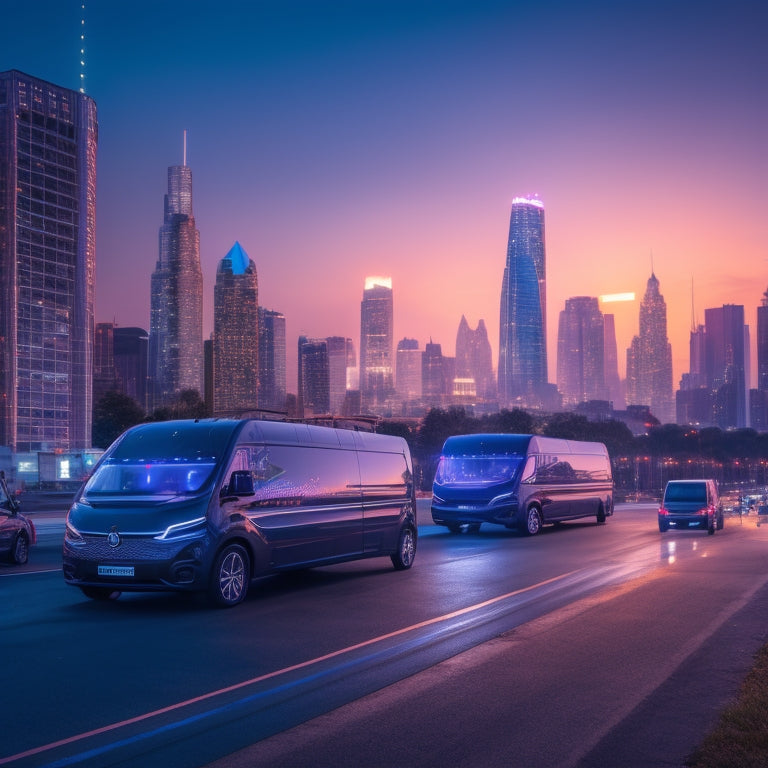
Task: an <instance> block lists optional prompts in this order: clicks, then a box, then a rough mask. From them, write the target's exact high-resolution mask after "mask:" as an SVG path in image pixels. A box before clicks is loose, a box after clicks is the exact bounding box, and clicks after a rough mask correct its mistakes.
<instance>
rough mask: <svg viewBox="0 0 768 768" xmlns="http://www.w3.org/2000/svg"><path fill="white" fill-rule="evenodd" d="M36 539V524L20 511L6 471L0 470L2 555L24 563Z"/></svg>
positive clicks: (6, 558)
mask: <svg viewBox="0 0 768 768" xmlns="http://www.w3.org/2000/svg"><path fill="white" fill-rule="evenodd" d="M36 541H37V533H36V531H35V526H34V524H33V523H32V521H31V520H30V519H29V518H28V517H25V516H24V515H22V514H21V512H19V502H18V501H16V499H15V498H14V497H13V496H12V495H11V494H10V493H9V492H8V485H7V484H6V482H5V473H4V472H0V557H2V558H3V559H5V560H10V561H11V562H12V563H15V564H17V565H23V564H24V563H26V562H27V559H28V558H29V548H30V546H31V545H32V544H34V543H35V542H36Z"/></svg>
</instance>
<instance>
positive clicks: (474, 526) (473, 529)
mask: <svg viewBox="0 0 768 768" xmlns="http://www.w3.org/2000/svg"><path fill="white" fill-rule="evenodd" d="M481 525H482V523H469V524H468V525H467V533H477V532H478V531H479V530H480V526H481Z"/></svg>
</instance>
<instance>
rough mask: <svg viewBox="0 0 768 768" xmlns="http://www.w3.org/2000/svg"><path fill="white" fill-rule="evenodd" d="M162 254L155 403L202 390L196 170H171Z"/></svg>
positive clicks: (155, 284)
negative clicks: (194, 196)
mask: <svg viewBox="0 0 768 768" xmlns="http://www.w3.org/2000/svg"><path fill="white" fill-rule="evenodd" d="M164 208H165V210H164V216H163V225H162V226H161V227H160V255H159V258H158V260H157V265H156V267H155V271H154V272H153V273H152V281H151V304H150V321H149V370H150V378H151V384H152V393H153V402H152V407H153V408H158V407H160V406H163V405H167V404H168V403H170V402H172V401H173V399H174V398H175V397H176V396H177V395H178V394H179V393H180V392H182V391H183V390H187V389H194V390H197V392H200V393H202V392H203V274H202V271H201V269H200V233H199V232H198V230H197V228H196V227H195V217H194V214H193V212H192V169H191V168H190V167H189V166H188V165H187V158H186V134H185V139H184V163H183V165H174V166H171V167H170V168H169V169H168V193H167V194H166V195H165V205H164Z"/></svg>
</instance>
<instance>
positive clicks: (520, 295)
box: [498, 197, 547, 407]
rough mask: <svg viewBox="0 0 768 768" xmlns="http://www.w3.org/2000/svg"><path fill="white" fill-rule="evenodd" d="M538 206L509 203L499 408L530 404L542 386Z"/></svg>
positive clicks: (543, 352) (543, 342)
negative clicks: (510, 207)
mask: <svg viewBox="0 0 768 768" xmlns="http://www.w3.org/2000/svg"><path fill="white" fill-rule="evenodd" d="M546 317H547V308H546V256H545V250H544V204H543V203H542V202H541V201H540V200H538V199H535V198H534V199H529V198H523V197H517V198H515V199H514V200H513V201H512V213H511V215H510V222H509V241H508V244H507V262H506V266H505V267H504V279H503V282H502V288H501V311H500V326H499V370H498V384H499V403H500V405H501V406H502V407H507V406H510V405H513V404H520V405H526V404H531V405H533V404H536V403H537V402H538V401H539V400H540V398H541V397H542V396H543V392H544V389H545V387H546V384H547V324H546Z"/></svg>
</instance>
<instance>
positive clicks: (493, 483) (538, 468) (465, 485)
mask: <svg viewBox="0 0 768 768" xmlns="http://www.w3.org/2000/svg"><path fill="white" fill-rule="evenodd" d="M611 514H613V476H612V473H611V462H610V458H609V456H608V450H607V449H606V447H605V446H604V445H603V444H602V443H592V442H583V441H578V440H561V439H558V438H553V437H540V436H538V435H505V434H480V435H457V436H454V437H449V438H448V439H447V440H446V441H445V444H444V446H443V450H442V453H441V456H440V462H439V464H438V466H437V472H436V474H435V481H434V484H433V486H432V519H433V521H434V522H435V523H437V524H438V525H444V526H446V527H447V528H448V530H450V531H451V532H452V533H459V532H460V531H461V530H463V529H464V528H467V529H469V530H478V529H479V528H480V526H481V524H482V523H497V524H499V525H504V526H506V527H508V528H517V529H519V530H520V531H522V532H524V533H526V534H528V535H529V536H533V535H535V534H537V533H539V531H540V530H541V527H542V526H543V525H545V524H546V523H556V522H562V521H564V520H575V519H578V518H583V517H594V518H595V519H596V520H597V522H598V523H604V522H605V519H606V517H607V516H608V515H611Z"/></svg>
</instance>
